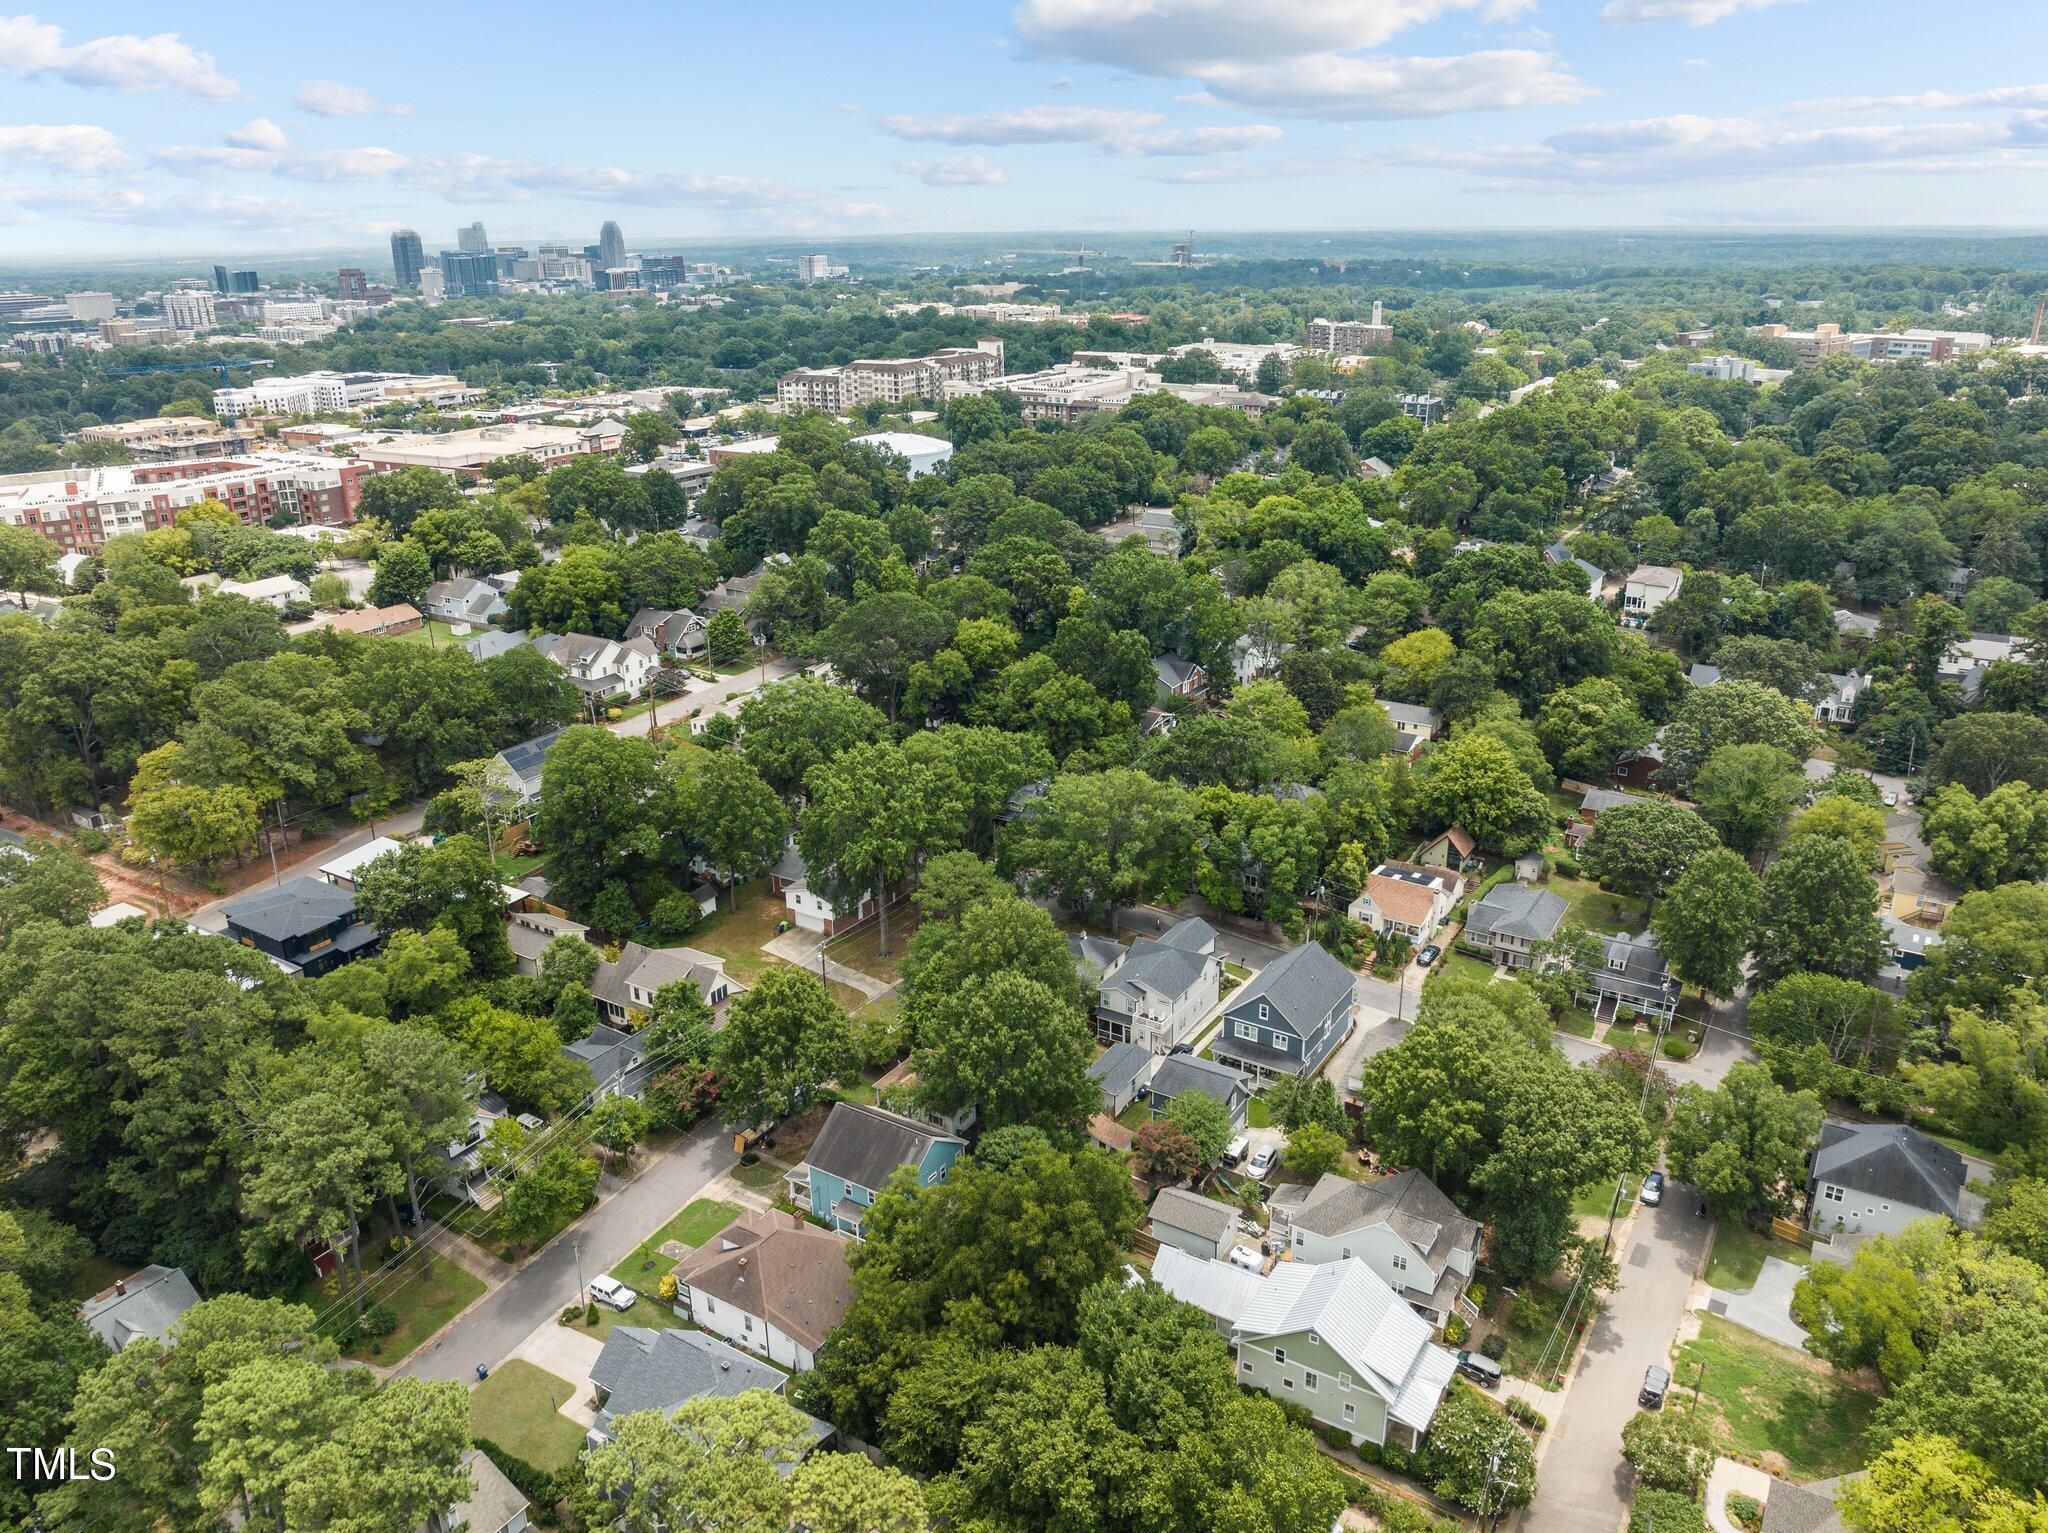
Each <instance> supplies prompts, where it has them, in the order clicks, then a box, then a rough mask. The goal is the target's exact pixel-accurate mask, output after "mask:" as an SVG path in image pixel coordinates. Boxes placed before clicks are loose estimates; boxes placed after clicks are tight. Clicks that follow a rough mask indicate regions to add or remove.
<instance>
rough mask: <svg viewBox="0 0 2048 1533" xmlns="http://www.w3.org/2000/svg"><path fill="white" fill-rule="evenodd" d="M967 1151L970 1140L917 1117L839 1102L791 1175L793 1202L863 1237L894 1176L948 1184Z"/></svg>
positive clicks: (920, 1183)
mask: <svg viewBox="0 0 2048 1533" xmlns="http://www.w3.org/2000/svg"><path fill="white" fill-rule="evenodd" d="M966 1148H967V1141H966V1140H964V1139H961V1138H959V1137H957V1136H956V1135H953V1134H942V1133H940V1132H939V1131H938V1130H937V1129H935V1128H932V1127H930V1126H929V1125H927V1124H923V1123H919V1122H918V1121H917V1120H916V1119H914V1118H906V1117H904V1116H902V1115H901V1114H900V1113H893V1112H887V1111H885V1110H884V1109H882V1108H879V1107H862V1106H859V1105H857V1104H855V1103H853V1102H838V1103H835V1104H834V1105H833V1108H832V1112H831V1115H830V1116H829V1117H827V1118H826V1119H825V1126H824V1127H823V1128H822V1129H820V1130H819V1131H818V1137H817V1138H816V1139H814V1140H812V1141H811V1148H810V1153H809V1154H807V1155H805V1156H804V1159H803V1164H802V1165H800V1166H798V1167H797V1168H796V1169H795V1170H794V1171H792V1172H790V1173H789V1200H790V1202H792V1203H794V1204H795V1205H796V1206H797V1207H798V1208H800V1209H803V1208H808V1209H809V1210H810V1211H811V1213H812V1214H813V1215H815V1216H816V1217H817V1218H819V1219H822V1220H824V1221H825V1223H826V1224H828V1225H830V1226H831V1227H832V1228H833V1229H835V1230H843V1231H845V1232H846V1233H847V1234H849V1235H858V1234H859V1233H860V1232H861V1226H862V1224H863V1223H864V1222H865V1221H866V1218H867V1211H868V1208H869V1206H870V1205H871V1204H872V1203H873V1202H874V1201H875V1195H876V1194H877V1193H879V1192H880V1191H881V1190H882V1188H883V1187H884V1186H885V1185H886V1184H887V1183H888V1180H889V1178H890V1177H892V1176H894V1175H895V1174H896V1173H897V1172H898V1171H899V1170H901V1169H902V1168H903V1167H905V1166H908V1167H910V1168H911V1169H912V1171H913V1172H914V1173H915V1175H916V1177H917V1185H918V1186H920V1187H930V1186H933V1185H935V1184H936V1183H939V1182H943V1181H944V1180H945V1179H946V1177H947V1174H948V1173H949V1172H951V1171H952V1169H953V1162H954V1161H956V1160H958V1159H959V1158H960V1156H961V1154H962V1152H964V1151H965V1150H966Z"/></svg>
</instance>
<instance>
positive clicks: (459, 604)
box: [421, 575, 505, 618]
mask: <svg viewBox="0 0 2048 1533" xmlns="http://www.w3.org/2000/svg"><path fill="white" fill-rule="evenodd" d="M421 599H422V600H423V601H424V602H425V603H426V604H427V605H428V606H429V607H434V608H438V609H440V610H442V611H456V612H460V613H462V614H463V615H464V616H465V617H476V618H481V617H484V616H486V615H487V614H488V613H489V612H490V611H491V610H492V609H493V608H494V607H503V606H504V605H505V593H504V592H502V591H500V590H499V589H498V588H497V587H496V586H494V585H491V584H489V583H487V582H485V581H482V580H477V579H475V578H474V577H472V576H469V575H456V576H453V577H451V578H450V579H447V580H437V581H435V582H434V583H433V584H432V585H430V586H428V587H427V590H426V594H425V595H424V596H423V597H422V598H421Z"/></svg>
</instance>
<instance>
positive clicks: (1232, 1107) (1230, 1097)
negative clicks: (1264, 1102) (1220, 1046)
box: [1151, 1054, 1252, 1131]
mask: <svg viewBox="0 0 2048 1533" xmlns="http://www.w3.org/2000/svg"><path fill="white" fill-rule="evenodd" d="M1183 1091H1199V1092H1201V1093H1203V1094H1204V1095H1205V1096H1209V1097H1213V1098H1215V1099H1216V1100H1217V1101H1218V1102H1221V1103H1222V1104H1223V1110H1224V1112H1225V1113H1227V1114H1229V1116H1230V1126H1231V1128H1232V1130H1234V1131H1236V1130H1242V1129H1243V1128H1244V1125H1245V1120H1246V1118H1248V1117H1249V1116H1250V1115H1251V1105H1252V1088H1251V1085H1250V1083H1249V1082H1248V1081H1246V1080H1245V1078H1244V1077H1243V1076H1242V1075H1240V1074H1238V1073H1237V1071H1235V1070H1232V1069H1230V1068H1229V1067H1228V1066H1226V1065H1220V1064H1217V1063H1215V1062H1214V1061H1213V1060H1207V1059H1198V1058H1196V1057H1195V1056H1194V1055H1193V1054H1169V1055H1167V1056H1166V1057H1165V1058H1164V1059H1162V1060H1160V1061H1159V1067H1158V1068H1157V1069H1156V1070H1154V1071H1153V1072H1152V1099H1151V1100H1152V1116H1153V1117H1155V1118H1163V1117H1165V1116H1166V1109H1167V1108H1169V1107H1171V1106H1172V1105H1173V1099H1174V1098H1175V1097H1177V1096H1179V1095H1180V1094H1181V1093H1182V1092H1183Z"/></svg>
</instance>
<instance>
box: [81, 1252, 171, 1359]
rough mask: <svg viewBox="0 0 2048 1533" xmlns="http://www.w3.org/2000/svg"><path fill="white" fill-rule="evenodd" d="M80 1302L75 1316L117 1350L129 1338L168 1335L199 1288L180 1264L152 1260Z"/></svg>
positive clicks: (160, 1337)
mask: <svg viewBox="0 0 2048 1533" xmlns="http://www.w3.org/2000/svg"><path fill="white" fill-rule="evenodd" d="M117 1287H118V1288H119V1289H121V1290H122V1291H121V1292H116V1291H115V1289H113V1288H109V1289H107V1290H106V1291H105V1292H104V1293H101V1294H98V1295H96V1296H94V1297H93V1298H90V1299H87V1300H86V1301H85V1303H84V1304H82V1305H81V1306H79V1310H78V1316H79V1318H80V1319H81V1320H83V1321H84V1322H85V1323H86V1325H87V1326H89V1327H90V1328H91V1329H92V1331H93V1333H94V1334H95V1335H97V1336H98V1337H99V1339H100V1340H101V1341H103V1342H105V1343H106V1344H107V1345H108V1346H110V1347H112V1348H113V1349H114V1350H115V1351H116V1352H118V1351H120V1350H121V1349H122V1348H123V1347H125V1346H127V1345H128V1344H129V1343H130V1342H136V1341H140V1340H142V1338H143V1337H145V1336H148V1337H153V1338H155V1339H157V1340H159V1341H161V1340H162V1339H163V1338H164V1337H166V1336H168V1335H170V1333H171V1327H172V1326H173V1325H175V1324H176V1323H177V1321H178V1317H179V1316H180V1315H183V1314H184V1313H185V1311H186V1310H188V1309H190V1308H191V1307H192V1306H193V1305H195V1304H197V1303H198V1302H199V1292H198V1290H197V1289H195V1288H194V1287H193V1286H192V1280H191V1279H190V1278H188V1277H186V1276H185V1272H184V1269H183V1268H181V1267H159V1266H158V1265H156V1264H155V1263H154V1262H152V1263H150V1265H149V1266H147V1267H144V1268H143V1269H142V1270H141V1271H140V1272H138V1273H136V1274H135V1276H133V1277H131V1278H125V1279H123V1280H122V1281H121V1283H120V1284H118V1285H117Z"/></svg>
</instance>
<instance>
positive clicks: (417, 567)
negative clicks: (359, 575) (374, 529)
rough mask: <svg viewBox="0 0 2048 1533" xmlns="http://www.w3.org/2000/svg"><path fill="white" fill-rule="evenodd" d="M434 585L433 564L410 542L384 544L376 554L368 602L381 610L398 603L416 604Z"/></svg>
mask: <svg viewBox="0 0 2048 1533" xmlns="http://www.w3.org/2000/svg"><path fill="white" fill-rule="evenodd" d="M433 583H434V563H433V560H431V559H429V558H428V557H427V551H426V550H425V549H424V548H421V547H420V546H419V544H417V543H415V542H414V541H413V540H412V539H411V538H402V539H400V540H399V541H398V542H396V543H386V544H385V545H384V546H383V548H381V549H380V550H378V553H377V577H376V579H374V580H373V581H371V582H370V600H371V601H372V602H374V603H375V604H376V605H378V606H380V607H389V606H395V605H397V604H398V603H400V602H404V603H407V604H409V605H412V606H417V605H418V604H419V601H420V598H422V597H423V596H425V595H426V594H427V587H428V586H430V585H432V584H433Z"/></svg>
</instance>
